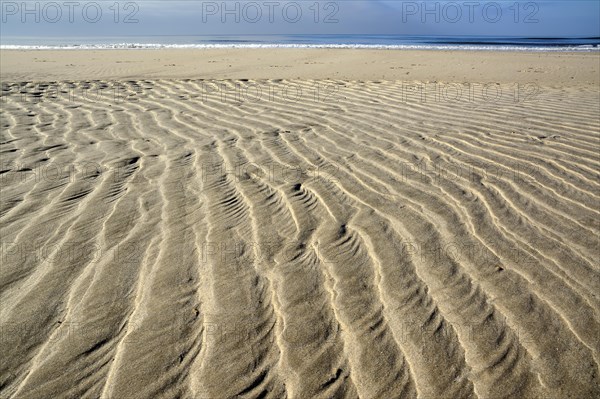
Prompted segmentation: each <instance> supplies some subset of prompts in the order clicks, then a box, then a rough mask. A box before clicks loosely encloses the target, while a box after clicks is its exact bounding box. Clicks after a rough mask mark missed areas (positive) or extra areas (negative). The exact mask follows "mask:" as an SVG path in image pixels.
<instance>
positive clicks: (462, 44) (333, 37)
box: [0, 34, 600, 52]
mask: <svg viewBox="0 0 600 399" xmlns="http://www.w3.org/2000/svg"><path fill="white" fill-rule="evenodd" d="M599 46H600V37H592V38H534V37H493V36H478V37H474V36H453V37H449V36H406V35H339V34H328V35H243V36H236V35H218V36H165V35H161V36H120V37H107V36H103V37H78V38H74V37H72V36H71V37H25V36H12V37H8V36H7V37H2V38H1V39H0V49H25V50H26V49H39V50H44V49H47V50H57V49H63V50H79V49H82V50H83V49H96V50H99V49H170V48H172V49H210V48H350V49H385V50H468V51H569V52H571V51H578V52H592V51H599V50H600V47H599Z"/></svg>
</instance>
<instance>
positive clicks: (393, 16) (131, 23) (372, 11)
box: [0, 0, 600, 38]
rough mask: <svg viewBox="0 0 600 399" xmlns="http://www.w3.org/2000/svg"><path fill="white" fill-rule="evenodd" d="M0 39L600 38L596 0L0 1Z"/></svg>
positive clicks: (598, 10)
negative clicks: (296, 36)
mask: <svg viewBox="0 0 600 399" xmlns="http://www.w3.org/2000/svg"><path fill="white" fill-rule="evenodd" d="M0 3H1V7H0V11H1V16H0V17H1V22H0V34H1V36H2V37H4V38H7V37H12V36H28V37H71V38H78V37H97V36H102V37H115V36H148V35H227V34H231V35H245V34H248V35H252V34H258V35H260V34H280V35H291V34H359V35H360V34H362V35H366V34H380V35H433V36H515V37H600V1H598V0H571V1H562V0H560V1H559V0H553V1H548V0H544V1H533V2H531V1H514V0H511V1H496V2H491V1H489V2H488V1H454V2H451V1H391V0H337V1H326V0H321V1H317V0H296V1H275V0H256V1H252V0H242V1H223V0H217V1H199V0H187V1H180V0H170V1H169V0H167V1H164V0H163V1H154V0H141V1H117V0H108V1H107V0H96V1H70V0H57V1H35V2H34V1H27V2H23V1H5V0H0Z"/></svg>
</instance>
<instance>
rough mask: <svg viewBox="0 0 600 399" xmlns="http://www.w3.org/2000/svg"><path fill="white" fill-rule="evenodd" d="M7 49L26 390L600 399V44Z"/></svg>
mask: <svg viewBox="0 0 600 399" xmlns="http://www.w3.org/2000/svg"><path fill="white" fill-rule="evenodd" d="M0 57H1V68H2V69H1V78H2V112H1V117H2V120H1V147H0V156H1V163H2V167H1V170H0V173H1V174H0V178H1V179H2V180H1V184H2V191H1V198H0V215H1V229H0V233H1V237H0V238H1V242H2V266H1V268H0V304H1V305H0V323H1V329H2V330H1V335H0V341H1V342H0V343H1V346H0V359H1V366H0V397H1V398H32V399H34V398H35V399H37V398H112V399H121V398H123V399H129V398H193V399H213V398H234V397H240V398H263V397H265V398H284V397H289V398H369V399H370V398H383V399H388V398H416V397H418V398H431V399H446V398H448V399H450V398H477V397H479V398H511V399H512V398H544V399H547V398H582V399H583V398H594V397H599V396H600V376H599V361H600V339H599V331H600V298H599V296H598V295H599V294H598V293H599V292H600V273H599V271H600V265H599V258H600V257H599V233H600V219H599V214H600V209H599V206H600V191H599V189H600V171H599V167H600V156H599V154H600V141H599V140H600V94H599V79H600V71H599V68H600V55H599V54H566V53H565V54H549V53H548V54H540V53H535V54H534V53H489V52H481V53H475V52H472V53H458V52H457V53H444V52H405V51H342V50H312V51H308V50H307V51H305V50H293V51H292V50H265V51H263V50H252V51H245V50H214V51H187V52H186V51H96V52H91V51H90V52H88V51H77V52H50V51H38V52H31V51H2V52H1V54H0ZM170 64H174V66H169V65H170ZM69 65H73V66H69ZM229 65H231V67H230V66H229ZM216 79H218V80H216ZM221 79H226V80H221ZM436 82H437V83H436ZM490 82H491V83H492V84H491V85H490V84H488V85H484V83H490ZM467 84H468V85H467ZM459 87H460V88H462V89H460V91H459ZM458 93H460V95H459V94H458ZM498 93H499V94H498Z"/></svg>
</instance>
